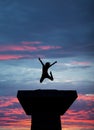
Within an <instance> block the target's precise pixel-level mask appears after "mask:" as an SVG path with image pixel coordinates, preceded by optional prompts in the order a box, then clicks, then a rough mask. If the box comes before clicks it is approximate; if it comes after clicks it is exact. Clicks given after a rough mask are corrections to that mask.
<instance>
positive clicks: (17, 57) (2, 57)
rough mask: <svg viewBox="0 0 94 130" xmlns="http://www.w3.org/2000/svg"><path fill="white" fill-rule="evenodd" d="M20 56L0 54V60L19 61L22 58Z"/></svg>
mask: <svg viewBox="0 0 94 130" xmlns="http://www.w3.org/2000/svg"><path fill="white" fill-rule="evenodd" d="M23 57H24V56H22V55H1V54H0V60H11V59H20V58H23Z"/></svg>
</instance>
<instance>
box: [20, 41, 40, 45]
mask: <svg viewBox="0 0 94 130" xmlns="http://www.w3.org/2000/svg"><path fill="white" fill-rule="evenodd" d="M21 43H22V44H23V45H35V44H41V43H42V42H40V41H32V42H28V41H23V42H21Z"/></svg>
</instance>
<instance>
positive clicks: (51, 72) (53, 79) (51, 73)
mask: <svg viewBox="0 0 94 130" xmlns="http://www.w3.org/2000/svg"><path fill="white" fill-rule="evenodd" d="M50 75H51V80H54V78H53V75H52V72H50Z"/></svg>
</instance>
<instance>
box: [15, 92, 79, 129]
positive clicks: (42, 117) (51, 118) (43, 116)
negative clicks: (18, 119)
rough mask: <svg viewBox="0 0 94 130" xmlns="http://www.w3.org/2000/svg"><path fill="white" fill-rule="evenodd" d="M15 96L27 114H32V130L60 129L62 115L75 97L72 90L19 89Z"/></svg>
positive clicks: (75, 93) (75, 94)
mask: <svg viewBox="0 0 94 130" xmlns="http://www.w3.org/2000/svg"><path fill="white" fill-rule="evenodd" d="M17 98H18V100H19V102H20V104H21V105H22V107H23V109H24V111H25V112H26V114H27V115H31V116H32V125H31V129H32V130H61V122H60V115H63V114H64V113H65V112H66V111H67V109H68V108H69V107H70V106H71V105H72V103H73V102H74V101H75V99H76V98H77V92H76V91H74V90H64V91H63V90H19V91H18V93H17Z"/></svg>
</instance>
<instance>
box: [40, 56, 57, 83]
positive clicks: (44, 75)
mask: <svg viewBox="0 0 94 130" xmlns="http://www.w3.org/2000/svg"><path fill="white" fill-rule="evenodd" d="M39 61H40V62H41V64H42V76H41V78H40V83H42V82H43V80H44V79H45V78H48V79H50V80H54V79H53V75H52V72H50V75H49V74H48V69H49V68H50V67H51V66H52V65H54V64H55V63H57V61H55V62H54V63H52V64H50V62H46V63H45V64H44V63H43V62H42V60H41V59H40V58H39Z"/></svg>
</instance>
